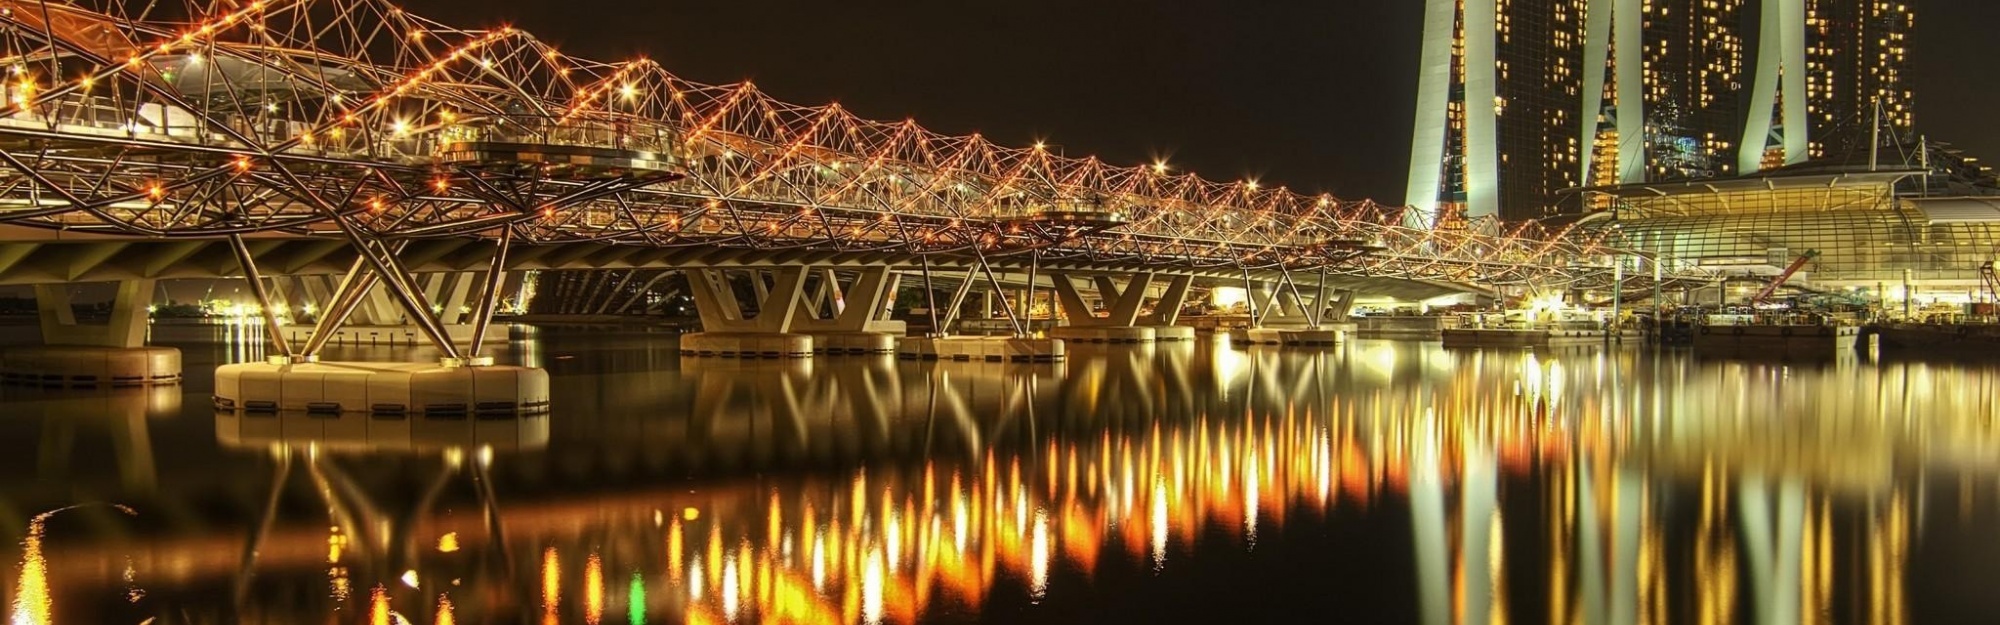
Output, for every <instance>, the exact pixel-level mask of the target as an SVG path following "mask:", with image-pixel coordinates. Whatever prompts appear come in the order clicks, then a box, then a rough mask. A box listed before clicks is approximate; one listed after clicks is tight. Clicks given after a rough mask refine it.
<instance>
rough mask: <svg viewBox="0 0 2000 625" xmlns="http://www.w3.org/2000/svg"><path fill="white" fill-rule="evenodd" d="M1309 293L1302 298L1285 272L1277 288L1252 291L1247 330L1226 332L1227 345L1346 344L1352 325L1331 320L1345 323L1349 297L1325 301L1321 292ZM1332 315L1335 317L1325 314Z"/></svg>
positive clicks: (1324, 295) (1322, 345) (1272, 286)
mask: <svg viewBox="0 0 2000 625" xmlns="http://www.w3.org/2000/svg"><path fill="white" fill-rule="evenodd" d="M1313 292H1314V296H1313V297H1311V298H1308V297H1306V296H1305V294H1304V293H1302V292H1301V291H1300V290H1299V288H1298V285H1297V284H1296V283H1294V282H1292V278H1291V275H1290V273H1289V272H1287V273H1285V274H1284V275H1282V276H1281V277H1280V278H1279V281H1278V283H1277V284H1273V285H1264V286H1260V287H1256V288H1252V289H1251V290H1250V297H1251V303H1252V304H1254V307H1253V308H1252V310H1254V311H1255V315H1254V316H1253V318H1252V319H1251V323H1250V327H1248V328H1237V329H1233V330H1230V331H1229V342H1230V343H1231V344H1235V345H1290V346H1321V347H1324V346H1332V345H1339V344H1340V343H1342V342H1344V341H1346V340H1347V337H1348V336H1349V335H1351V334H1352V333H1353V332H1354V331H1355V325H1354V324H1352V323H1347V322H1345V321H1334V320H1336V319H1341V320H1344V319H1346V314H1347V308H1348V307H1351V306H1352V305H1353V295H1352V293H1348V294H1346V295H1340V294H1339V292H1336V293H1335V294H1333V296H1332V297H1331V298H1329V297H1328V296H1327V294H1326V293H1325V291H1324V289H1314V291H1313ZM1333 311H1338V314H1337V315H1332V314H1329V313H1330V312H1333Z"/></svg>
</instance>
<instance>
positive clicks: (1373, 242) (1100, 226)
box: [0, 0, 1619, 325]
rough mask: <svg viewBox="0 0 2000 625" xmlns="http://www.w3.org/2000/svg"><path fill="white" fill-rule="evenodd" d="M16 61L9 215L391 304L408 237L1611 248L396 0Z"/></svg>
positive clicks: (165, 23)
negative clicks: (1445, 225)
mask: <svg viewBox="0 0 2000 625" xmlns="http://www.w3.org/2000/svg"><path fill="white" fill-rule="evenodd" d="M0 50H3V52H0V53H3V54H4V57H5V58H4V66H5V68H6V69H5V72H6V73H5V75H4V77H5V82H4V84H0V95H4V98H5V108H4V111H0V164H4V166H5V167H4V169H0V224H11V225H18V226H31V227H38V228H48V229H57V230H63V231H69V232H94V233H108V234H115V235H127V236H132V237H148V238H168V239H172V238H220V237H235V236H244V235H253V234H254V235H256V236H292V237H326V238H334V239H345V240H347V241H349V242H350V243H351V244H352V245H353V246H354V247H355V248H356V249H357V250H360V251H361V258H362V260H361V261H359V262H357V263H356V269H355V271H353V272H350V276H349V279H350V280H353V281H361V282H370V281H374V279H373V278H362V277H360V276H362V275H364V274H367V275H374V276H380V277H381V280H380V281H381V282H382V283H383V284H385V285H387V286H388V287H389V288H391V289H395V290H397V291H402V290H406V287H400V286H398V285H399V283H401V282H405V281H406V276H405V275H403V274H405V273H406V272H405V271H404V270H403V269H401V268H400V267H399V266H398V264H397V262H396V259H395V254H394V253H393V252H392V248H393V245H394V242H396V241H399V240H409V239H416V238H433V237H478V238H483V239H488V240H503V241H505V240H511V241H513V242H515V243H516V244H527V245H549V244H562V243H569V242H594V243H599V244H603V243H613V244H619V245H632V246H645V247H652V248H675V247H710V248H735V249H742V250H751V251H763V252H774V251H775V252H782V251H788V250H792V251H805V252H824V253H831V254H840V253H850V252H851V253H862V254H867V253H875V254H879V253H884V252H888V253H893V254H896V255H907V256H901V257H902V258H905V259H906V260H907V261H908V262H909V263H910V264H915V263H916V262H917V261H918V260H919V259H927V258H933V257H937V256H944V257H951V258H955V259H959V260H965V259H971V258H975V257H976V258H977V259H978V262H979V263H981V264H985V263H987V262H989V261H991V262H993V263H995V264H1002V265H1009V266H1014V265H1029V264H1031V263H1037V262H1056V263H1070V264H1072V265H1100V266H1105V267H1120V266H1122V267H1130V266H1145V267H1149V268H1153V269H1154V270H1160V271H1169V272H1172V271H1176V270H1181V271H1209V272H1215V271H1218V270H1221V271H1235V270H1245V269H1255V270H1259V271H1270V270H1289V271H1297V270H1301V269H1312V270H1314V271H1321V270H1324V271H1325V272H1329V273H1331V274H1333V275H1338V276H1365V277H1378V278H1380V277H1387V278H1402V279H1409V280H1422V281H1432V282H1451V283H1462V284H1478V285H1482V286H1507V285H1533V286H1535V287H1537V288H1583V287H1590V286H1602V285H1603V284H1606V283H1608V282H1609V281H1610V279H1611V277H1610V275H1611V273H1612V260H1611V259H1612V258H1614V257H1616V256H1617V255H1618V254H1619V252H1618V251H1617V250H1615V249H1612V248H1611V247H1610V246H1608V245H1606V242H1605V241H1604V240H1603V239H1602V238H1601V237H1595V236H1588V235H1582V234H1579V233H1572V232H1570V231H1567V230H1565V231H1561V232H1543V231H1536V232H1529V231H1527V230H1526V229H1525V227H1517V228H1511V229H1506V230H1504V231H1503V230H1502V229H1501V228H1499V227H1498V226H1497V224H1492V223H1482V224H1475V225H1474V226H1473V227H1470V228H1462V229H1424V228H1410V227H1404V226H1402V225H1401V224H1404V223H1406V221H1405V219H1404V215H1403V209H1399V208H1391V207H1384V206H1380V205H1376V204H1374V203H1371V202H1366V201H1360V202H1348V201H1341V200H1338V199H1335V198H1332V197H1328V196H1308V195H1302V194H1298V193H1294V192H1291V191H1288V190H1286V189H1283V188H1276V189H1273V188H1262V187H1259V186H1258V185H1257V184H1256V183H1254V182H1235V183H1218V182H1212V181H1208V180H1205V179H1202V178H1200V177H1197V176H1195V175H1192V174H1186V173H1179V172H1173V171H1170V170H1168V169H1167V168H1165V167H1163V166H1152V167H1143V166H1142V167H1120V166H1114V165H1110V164H1106V163H1103V162H1101V161H1099V160H1097V159H1095V158H1084V159H1076V158H1064V157H1060V156H1058V155H1055V154H1052V153H1051V152H1050V151H1049V150H1046V149H1043V148H1042V147H1040V146H1035V147H1028V148H1011V147H1004V146H1000V145H996V144H994V143H992V142H990V141H988V140H986V139H985V138H983V137H981V136H979V135H976V134H975V135H972V136H951V135H944V134H939V133H935V132H931V131H929V130H926V129H925V128H923V127H921V126H919V125H917V124H916V123H915V122H913V121H903V122H879V121H871V120H867V119H862V118H859V117H857V116H855V115H854V114H852V113H850V112H848V111H846V110H844V109H843V108H841V107H840V105H838V104H827V105H822V106H800V105H795V104H788V103H785V102H781V101H778V100H776V99H773V98H771V97H769V96H767V95H765V94H764V93H763V92H761V91H759V90H758V89H757V88H756V87H755V86H753V85H752V84H750V83H748V82H744V83H738V84H732V85H706V84H700V83H695V82H690V81H687V80H683V79H681V78H679V77H676V76H674V75H673V74H670V73H668V72H667V71H665V70H664V69H663V68H661V67H660V66H659V65H658V64H657V63H654V62H653V61H650V60H646V59H635V60H630V61H624V62H600V61H594V60H590V59H584V58H578V57H574V56H570V55H567V54H564V53H562V52H560V51H558V50H557V49H555V48H553V47H551V46H549V45H547V44H545V43H543V42H541V41H539V40H537V39H535V38H534V37H533V36H532V35H530V34H529V33H527V32H524V31H522V30H519V29H515V28H509V27H503V28H497V29H488V30H471V29H464V28H458V27H454V26H450V25H446V24H442V23H439V22H435V21H431V20H428V19H424V18H422V17H419V16H416V15H413V14H410V13H408V12H406V11H403V10H401V9H399V8H397V7H395V6H393V5H391V4H388V3H386V2H382V1H380V0H255V1H250V2H240V1H233V0H231V1H225V0H181V2H180V3H175V2H174V1H172V0H169V1H167V2H146V3H137V2H120V1H118V0H76V1H73V2H48V1H43V2H24V1H15V0H6V1H0ZM498 247H499V248H500V249H505V246H504V245H502V246H498ZM495 266H498V263H496V265H495ZM247 269H248V268H247V267H246V270H247ZM364 270H365V271H364ZM246 273H248V272H247V271H246ZM414 307H416V308H422V307H421V306H414ZM419 325H423V324H421V323H420V324H419Z"/></svg>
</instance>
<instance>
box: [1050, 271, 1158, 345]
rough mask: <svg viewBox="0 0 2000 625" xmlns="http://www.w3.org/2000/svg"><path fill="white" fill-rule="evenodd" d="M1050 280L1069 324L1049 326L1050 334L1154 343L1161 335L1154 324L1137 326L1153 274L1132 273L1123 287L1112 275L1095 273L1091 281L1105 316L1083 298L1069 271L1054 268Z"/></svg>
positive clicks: (1071, 338) (1093, 340) (1099, 340)
mask: <svg viewBox="0 0 2000 625" xmlns="http://www.w3.org/2000/svg"><path fill="white" fill-rule="evenodd" d="M1049 279H1050V280H1051V281H1053V282H1054V283H1055V293H1056V302H1057V305H1059V306H1061V307H1062V310H1063V316H1064V317H1067V318H1068V325H1063V326H1057V327H1055V328H1053V329H1050V330H1049V336H1053V337H1056V338H1060V339H1063V340H1066V341H1081V342H1085V343H1151V342H1153V341H1154V340H1155V338H1156V337H1157V336H1158V333H1157V332H1156V331H1155V330H1154V328H1153V327H1152V326H1141V325H1138V322H1139V306H1140V305H1141V304H1143V303H1145V299H1146V292H1147V290H1148V289H1149V288H1150V287H1151V286H1152V283H1153V274H1151V273H1135V274H1132V277H1131V278H1130V279H1127V280H1126V281H1125V286H1124V287H1123V288H1120V287H1119V286H1118V283H1117V281H1116V280H1113V279H1112V278H1111V277H1110V276H1096V277H1095V278H1094V279H1093V280H1092V281H1093V282H1094V283H1095V284H1096V286H1097V294H1098V297H1099V299H1100V300H1101V301H1102V302H1103V304H1104V308H1105V314H1104V316H1098V314H1097V311H1096V310H1095V309H1093V308H1092V307H1091V306H1090V304H1089V303H1087V302H1085V301H1084V299H1083V294H1082V293H1081V292H1079V291H1078V290H1077V288H1076V282H1075V281H1074V280H1072V279H1071V277H1070V275H1069V274H1066V273H1059V272H1053V271H1051V272H1049Z"/></svg>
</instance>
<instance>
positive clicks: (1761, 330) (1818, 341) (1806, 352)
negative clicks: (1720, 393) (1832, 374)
mask: <svg viewBox="0 0 2000 625" xmlns="http://www.w3.org/2000/svg"><path fill="white" fill-rule="evenodd" d="M1860 337H1861V328H1857V327H1853V326H1822V325H1769V326H1757V325H1741V326H1737V325H1704V326H1700V327H1698V328H1695V332H1694V350H1695V352H1696V353H1704V352H1706V353H1709V354H1715V353H1725V354H1726V353H1729V352H1738V353H1754V354H1757V355H1762V356H1791V357H1798V356H1814V357H1819V356H1826V357H1832V356H1837V355H1840V354H1845V353H1852V352H1853V351H1854V346H1855V344H1856V342H1857V341H1858V340H1859V339H1860Z"/></svg>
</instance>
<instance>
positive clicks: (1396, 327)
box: [1354, 316, 1447, 341]
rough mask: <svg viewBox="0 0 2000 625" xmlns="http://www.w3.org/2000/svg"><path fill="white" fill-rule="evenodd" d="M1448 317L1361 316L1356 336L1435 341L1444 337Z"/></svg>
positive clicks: (1357, 322) (1356, 322)
mask: <svg viewBox="0 0 2000 625" xmlns="http://www.w3.org/2000/svg"><path fill="white" fill-rule="evenodd" d="M1446 319H1447V318H1446V317H1440V316H1424V317H1360V318H1357V319H1355V320H1354V327H1355V330H1354V336H1355V338H1363V339H1390V340H1416V341H1435V340H1438V339H1440V338H1444V325H1445V320H1446Z"/></svg>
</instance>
